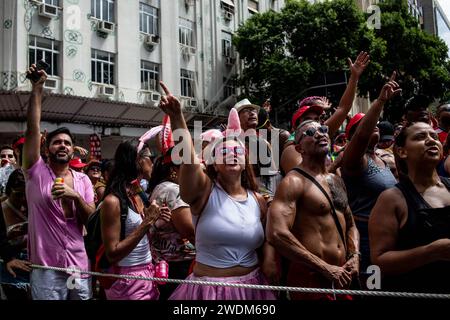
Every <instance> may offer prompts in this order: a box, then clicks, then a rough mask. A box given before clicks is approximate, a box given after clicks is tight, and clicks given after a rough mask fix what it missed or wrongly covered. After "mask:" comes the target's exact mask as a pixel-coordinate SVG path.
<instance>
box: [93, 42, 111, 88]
mask: <svg viewBox="0 0 450 320" xmlns="http://www.w3.org/2000/svg"><path fill="white" fill-rule="evenodd" d="M91 79H92V82H98V83H105V84H114V54H112V53H109V52H104V51H100V50H92V58H91Z"/></svg>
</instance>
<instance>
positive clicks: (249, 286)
mask: <svg viewBox="0 0 450 320" xmlns="http://www.w3.org/2000/svg"><path fill="white" fill-rule="evenodd" d="M0 261H1V259H0ZM30 267H31V268H33V269H43V270H53V271H59V272H65V273H68V274H72V275H73V274H75V275H78V274H88V275H91V276H97V277H111V278H117V279H133V280H144V281H156V282H168V283H176V284H194V285H205V286H219V287H232V288H246V289H255V290H272V291H289V292H301V293H322V294H341V295H353V296H371V297H390V298H420V299H450V294H438V293H417V292H390V291H377V290H373V291H368V290H344V289H323V288H303V287H287V286H270V285H256V284H242V283H224V282H215V281H203V280H186V279H183V280H181V279H166V278H156V277H141V276H132V275H120V274H113V273H102V272H94V271H86V270H79V269H77V268H59V267H50V266H42V265H37V264H32V265H31V266H30Z"/></svg>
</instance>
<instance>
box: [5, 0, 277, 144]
mask: <svg viewBox="0 0 450 320" xmlns="http://www.w3.org/2000/svg"><path fill="white" fill-rule="evenodd" d="M283 5H284V0H259V1H258V0H222V1H219V0H128V1H118V0H8V1H2V3H1V4H0V17H1V29H0V43H1V44H2V48H3V49H2V50H1V51H0V72H1V83H0V85H1V87H0V89H1V90H3V91H2V95H1V98H0V122H2V124H3V125H1V126H0V127H1V128H3V129H0V134H2V135H3V136H8V134H9V133H12V132H14V133H16V132H20V131H23V129H24V121H23V120H24V117H25V111H24V110H25V107H26V99H27V96H26V94H21V93H22V92H25V93H26V92H29V90H30V89H31V86H30V84H29V81H27V80H26V78H25V70H26V69H27V67H28V66H29V65H30V64H31V63H36V62H37V61H39V60H41V59H44V60H45V61H46V62H48V63H49V64H50V70H49V72H48V73H49V79H48V80H47V82H46V84H45V87H46V91H47V92H48V97H47V98H46V100H45V101H44V106H43V121H44V124H43V126H48V127H49V128H48V129H52V128H53V127H55V126H60V125H62V124H63V123H66V124H67V123H68V124H70V125H69V127H71V129H72V130H74V131H75V133H78V134H86V133H87V132H89V131H94V132H97V133H98V132H101V133H102V134H104V135H108V134H109V133H113V134H118V135H121V136H139V135H140V134H141V133H142V132H143V131H145V129H144V127H149V126H152V125H156V124H159V123H160V121H161V118H162V113H161V112H160V111H159V110H158V108H157V104H158V102H159V98H160V90H159V84H158V81H159V80H162V81H164V82H165V83H166V84H167V86H168V87H169V88H170V89H171V90H172V92H173V94H174V95H176V96H177V97H179V98H180V99H181V100H182V103H183V105H184V108H185V111H186V114H187V115H189V117H190V118H192V119H197V120H206V121H209V122H212V121H213V118H214V117H213V116H217V115H220V114H221V113H222V114H223V113H225V111H226V110H227V107H229V106H230V105H232V104H233V103H234V102H235V94H236V87H235V85H234V83H233V82H234V81H233V77H234V76H235V75H236V74H237V73H239V71H240V68H241V65H240V62H239V60H238V59H237V58H238V57H237V55H236V53H235V51H234V50H233V47H232V44H231V38H232V35H233V33H234V32H235V31H236V29H237V28H238V26H239V25H240V24H242V23H243V22H244V21H245V20H246V19H248V18H249V17H250V16H251V15H253V14H255V13H257V12H263V11H266V10H280V8H282V6H283ZM13 93H16V95H14V96H17V97H18V98H16V100H17V101H14V97H13V96H12V94H13ZM198 114H208V115H210V117H209V118H208V117H206V116H205V117H204V118H201V117H200V118H198V117H197V116H196V115H198Z"/></svg>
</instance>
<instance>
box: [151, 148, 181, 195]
mask: <svg viewBox="0 0 450 320" xmlns="http://www.w3.org/2000/svg"><path fill="white" fill-rule="evenodd" d="M171 151H172V149H170V150H169V151H167V153H166V154H167V155H166V156H159V157H158V158H156V159H155V161H154V162H153V169H152V176H151V177H150V181H149V182H148V189H147V192H149V193H152V192H153V190H154V189H155V188H156V186H157V185H158V184H160V183H161V182H164V181H168V180H170V179H169V177H170V173H171V169H172V168H173V169H175V168H177V167H179V166H176V165H175V164H173V162H172V160H171V159H170V156H169V155H170V153H171ZM165 159H166V161H164V160H165ZM164 162H166V163H164Z"/></svg>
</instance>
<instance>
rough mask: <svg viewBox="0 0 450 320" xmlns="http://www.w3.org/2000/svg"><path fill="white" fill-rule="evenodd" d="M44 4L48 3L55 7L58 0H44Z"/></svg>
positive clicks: (57, 5) (57, 4)
mask: <svg viewBox="0 0 450 320" xmlns="http://www.w3.org/2000/svg"><path fill="white" fill-rule="evenodd" d="M44 3H45V4H50V5H52V6H55V7H59V0H44Z"/></svg>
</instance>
